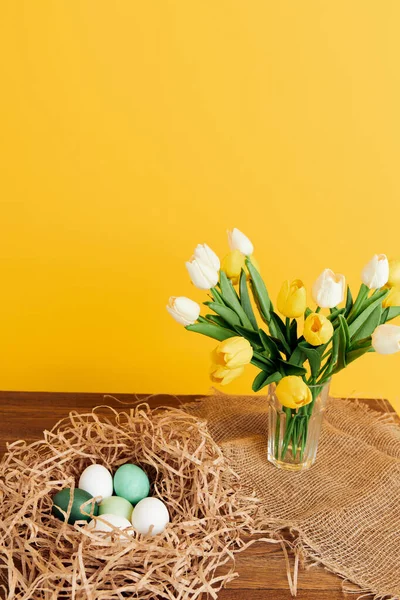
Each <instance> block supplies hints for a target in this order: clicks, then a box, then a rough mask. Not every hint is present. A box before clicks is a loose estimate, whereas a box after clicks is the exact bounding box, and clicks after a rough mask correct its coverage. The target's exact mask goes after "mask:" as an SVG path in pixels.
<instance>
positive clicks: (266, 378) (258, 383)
mask: <svg viewBox="0 0 400 600" xmlns="http://www.w3.org/2000/svg"><path fill="white" fill-rule="evenodd" d="M280 379H282V375H281V374H280V373H279V371H275V373H272V374H271V375H268V373H265V371H261V372H260V373H259V374H258V375H257V376H256V378H255V379H254V381H253V385H252V390H253V392H258V391H259V390H261V389H262V388H263V387H265V386H266V385H269V384H270V383H276V382H277V381H279V380H280Z"/></svg>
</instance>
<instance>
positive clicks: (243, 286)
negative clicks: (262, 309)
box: [239, 269, 258, 331]
mask: <svg viewBox="0 0 400 600" xmlns="http://www.w3.org/2000/svg"><path fill="white" fill-rule="evenodd" d="M239 293H240V303H241V305H242V308H243V310H244V312H245V313H246V315H247V316H248V318H249V321H250V323H251V324H252V326H253V329H255V330H256V331H257V329H258V325H257V320H256V318H255V316H254V312H253V307H252V306H251V301H250V295H249V290H248V288H247V276H246V273H245V271H244V270H243V269H242V272H241V273H240V280H239Z"/></svg>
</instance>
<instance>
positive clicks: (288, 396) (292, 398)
mask: <svg viewBox="0 0 400 600" xmlns="http://www.w3.org/2000/svg"><path fill="white" fill-rule="evenodd" d="M275 394H276V397H277V398H278V400H279V402H280V403H281V404H282V406H286V407H287V408H300V407H301V406H305V405H306V404H310V402H311V401H312V394H311V390H310V388H309V387H308V385H307V384H305V383H304V381H303V380H302V378H301V377H297V376H296V375H288V376H287V377H283V378H282V379H281V380H280V381H279V383H278V385H277V386H276V389H275Z"/></svg>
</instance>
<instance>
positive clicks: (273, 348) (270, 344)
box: [258, 329, 281, 359]
mask: <svg viewBox="0 0 400 600" xmlns="http://www.w3.org/2000/svg"><path fill="white" fill-rule="evenodd" d="M258 333H259V334H260V339H261V342H262V345H263V346H264V348H265V350H267V352H269V354H270V355H271V357H272V359H275V358H281V354H280V352H279V348H278V346H277V344H276V342H275V341H274V340H273V339H272V337H271V336H269V335H267V334H266V333H265V331H263V330H262V329H259V331H258Z"/></svg>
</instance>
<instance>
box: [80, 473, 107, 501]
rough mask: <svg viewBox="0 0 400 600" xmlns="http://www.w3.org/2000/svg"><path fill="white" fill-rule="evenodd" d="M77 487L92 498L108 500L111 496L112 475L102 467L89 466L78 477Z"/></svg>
mask: <svg viewBox="0 0 400 600" xmlns="http://www.w3.org/2000/svg"><path fill="white" fill-rule="evenodd" d="M78 487H79V489H81V490H85V491H86V492H89V494H91V495H92V496H93V497H94V498H96V497H97V496H101V498H108V497H109V496H112V495H113V480H112V475H111V473H110V471H108V470H107V469H106V468H105V467H103V465H89V466H88V467H86V469H85V470H84V471H83V473H82V475H81V476H80V479H79V484H78Z"/></svg>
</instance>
